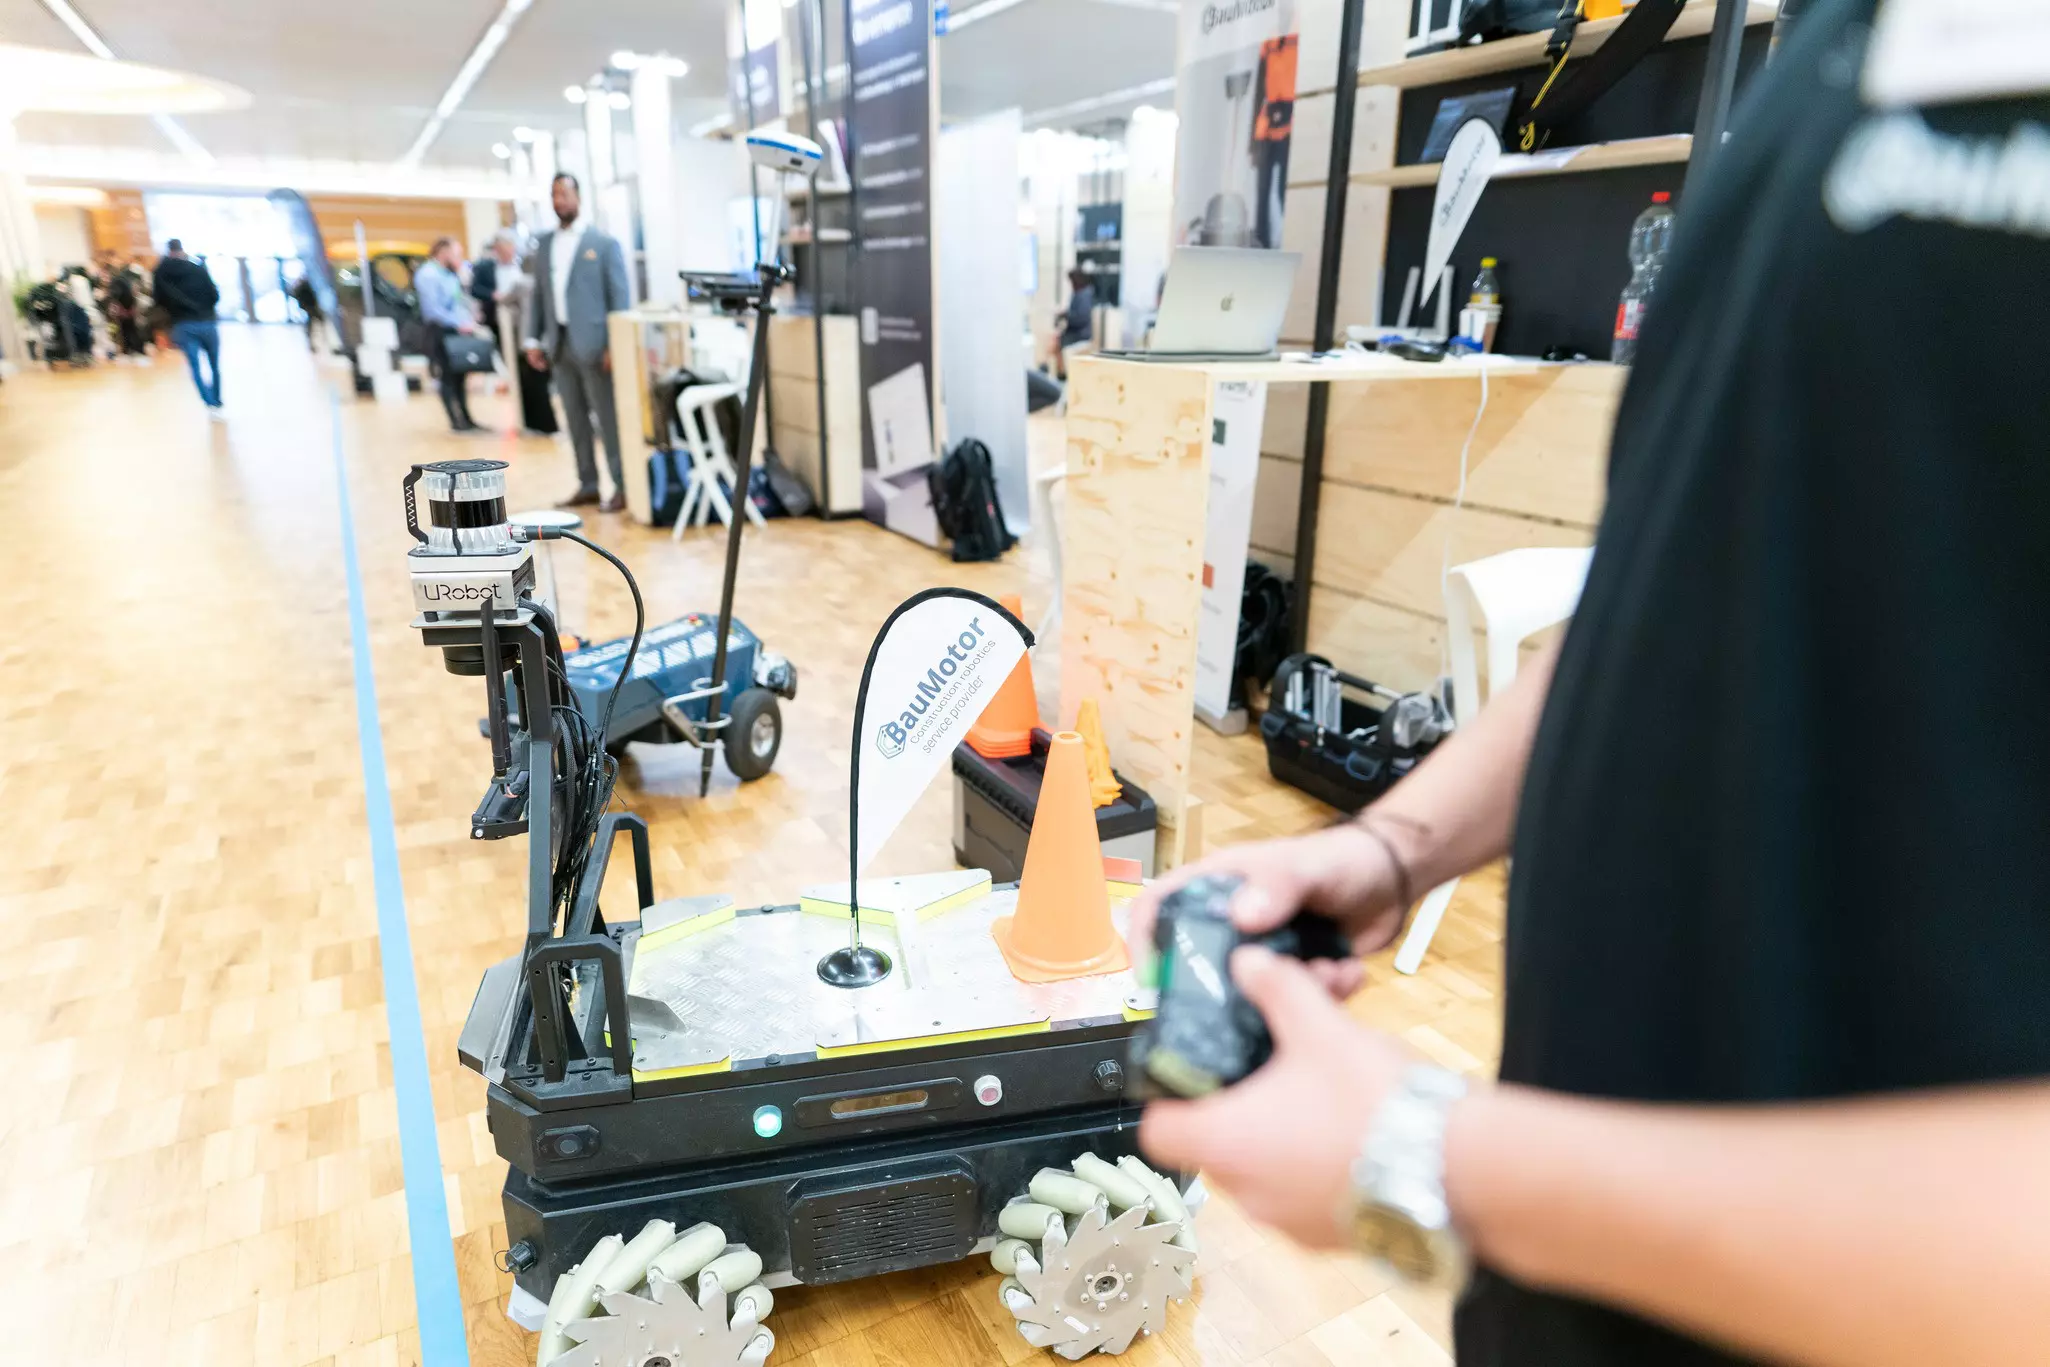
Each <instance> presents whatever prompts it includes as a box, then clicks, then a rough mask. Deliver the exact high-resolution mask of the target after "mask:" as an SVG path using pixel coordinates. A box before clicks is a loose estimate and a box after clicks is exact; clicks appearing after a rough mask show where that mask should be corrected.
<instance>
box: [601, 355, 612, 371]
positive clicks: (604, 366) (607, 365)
mask: <svg viewBox="0 0 2050 1367" xmlns="http://www.w3.org/2000/svg"><path fill="white" fill-rule="evenodd" d="M598 368H599V369H600V370H602V371H604V372H605V373H606V374H607V375H610V374H611V373H612V353H611V352H609V351H601V352H599V353H598Z"/></svg>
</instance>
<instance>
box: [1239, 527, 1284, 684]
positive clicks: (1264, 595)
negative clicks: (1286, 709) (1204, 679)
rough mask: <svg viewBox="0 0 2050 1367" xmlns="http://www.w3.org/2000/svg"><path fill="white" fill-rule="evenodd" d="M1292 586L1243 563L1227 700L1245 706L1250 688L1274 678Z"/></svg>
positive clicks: (1257, 566)
mask: <svg viewBox="0 0 2050 1367" xmlns="http://www.w3.org/2000/svg"><path fill="white" fill-rule="evenodd" d="M1294 606H1295V586H1294V585H1293V584H1291V583H1289V581H1288V580H1286V579H1283V578H1282V577H1281V576H1280V575H1278V574H1276V573H1275V572H1274V571H1273V570H1271V569H1269V568H1268V567H1267V566H1265V565H1263V564H1261V563H1260V562H1259V561H1257V560H1248V561H1247V562H1246V581H1245V589H1244V591H1243V592H1242V593H1241V595H1240V598H1239V641H1238V653H1237V656H1236V658H1235V659H1234V661H1233V664H1232V678H1231V700H1232V703H1233V704H1234V705H1236V706H1249V705H1250V704H1251V701H1252V700H1251V699H1250V698H1248V697H1247V696H1246V695H1247V693H1248V692H1249V691H1250V690H1251V688H1252V687H1253V686H1257V685H1259V684H1264V683H1265V682H1267V680H1268V679H1270V678H1272V677H1273V675H1274V671H1275V668H1276V667H1277V666H1278V665H1280V663H1281V660H1282V657H1283V656H1284V655H1286V654H1287V653H1288V623H1289V614H1290V613H1291V612H1292V611H1293V610H1294Z"/></svg>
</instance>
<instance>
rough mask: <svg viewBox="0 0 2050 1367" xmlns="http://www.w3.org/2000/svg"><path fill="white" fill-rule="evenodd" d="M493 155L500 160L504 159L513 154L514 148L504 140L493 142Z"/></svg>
mask: <svg viewBox="0 0 2050 1367" xmlns="http://www.w3.org/2000/svg"><path fill="white" fill-rule="evenodd" d="M491 155H492V156H494V157H497V158H498V159H499V160H500V161H504V160H506V159H507V158H508V157H510V156H512V148H510V147H507V146H506V145H505V144H504V143H502V142H494V143H492V144H491Z"/></svg>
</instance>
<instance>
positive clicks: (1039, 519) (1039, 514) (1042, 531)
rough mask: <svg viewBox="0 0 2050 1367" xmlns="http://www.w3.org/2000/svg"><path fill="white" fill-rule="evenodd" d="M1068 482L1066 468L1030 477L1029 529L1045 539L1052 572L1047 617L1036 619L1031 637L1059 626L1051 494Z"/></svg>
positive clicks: (1056, 531) (1057, 533)
mask: <svg viewBox="0 0 2050 1367" xmlns="http://www.w3.org/2000/svg"><path fill="white" fill-rule="evenodd" d="M1067 480H1068V467H1067V466H1065V465H1056V466H1054V467H1053V468H1052V469H1050V470H1041V471H1040V472H1039V473H1038V474H1036V475H1034V476H1033V477H1032V525H1033V527H1035V528H1036V529H1037V530H1036V531H1035V533H1034V535H1037V536H1043V537H1045V538H1046V554H1047V559H1048V562H1049V563H1050V564H1051V566H1052V568H1053V601H1052V602H1051V603H1049V604H1047V609H1046V615H1045V616H1043V617H1041V618H1040V619H1039V625H1038V627H1036V628H1034V630H1033V633H1032V634H1033V635H1034V636H1035V637H1039V638H1044V637H1045V636H1046V634H1047V633H1048V632H1050V631H1052V630H1053V629H1054V628H1055V627H1057V626H1059V625H1060V624H1061V519H1060V515H1059V513H1058V512H1057V511H1056V508H1055V504H1054V494H1055V493H1056V492H1057V491H1058V490H1059V489H1060V488H1061V486H1062V485H1064V484H1066V483H1067Z"/></svg>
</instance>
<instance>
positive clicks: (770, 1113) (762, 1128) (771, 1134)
mask: <svg viewBox="0 0 2050 1367" xmlns="http://www.w3.org/2000/svg"><path fill="white" fill-rule="evenodd" d="M755 1133H756V1134H758V1135H760V1136H761V1137H762V1138H764V1139H774V1138H775V1137H776V1136H777V1135H779V1134H781V1133H783V1112H782V1111H780V1110H778V1109H777V1108H776V1107H774V1106H762V1107H758V1108H757V1109H756V1110H755Z"/></svg>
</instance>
